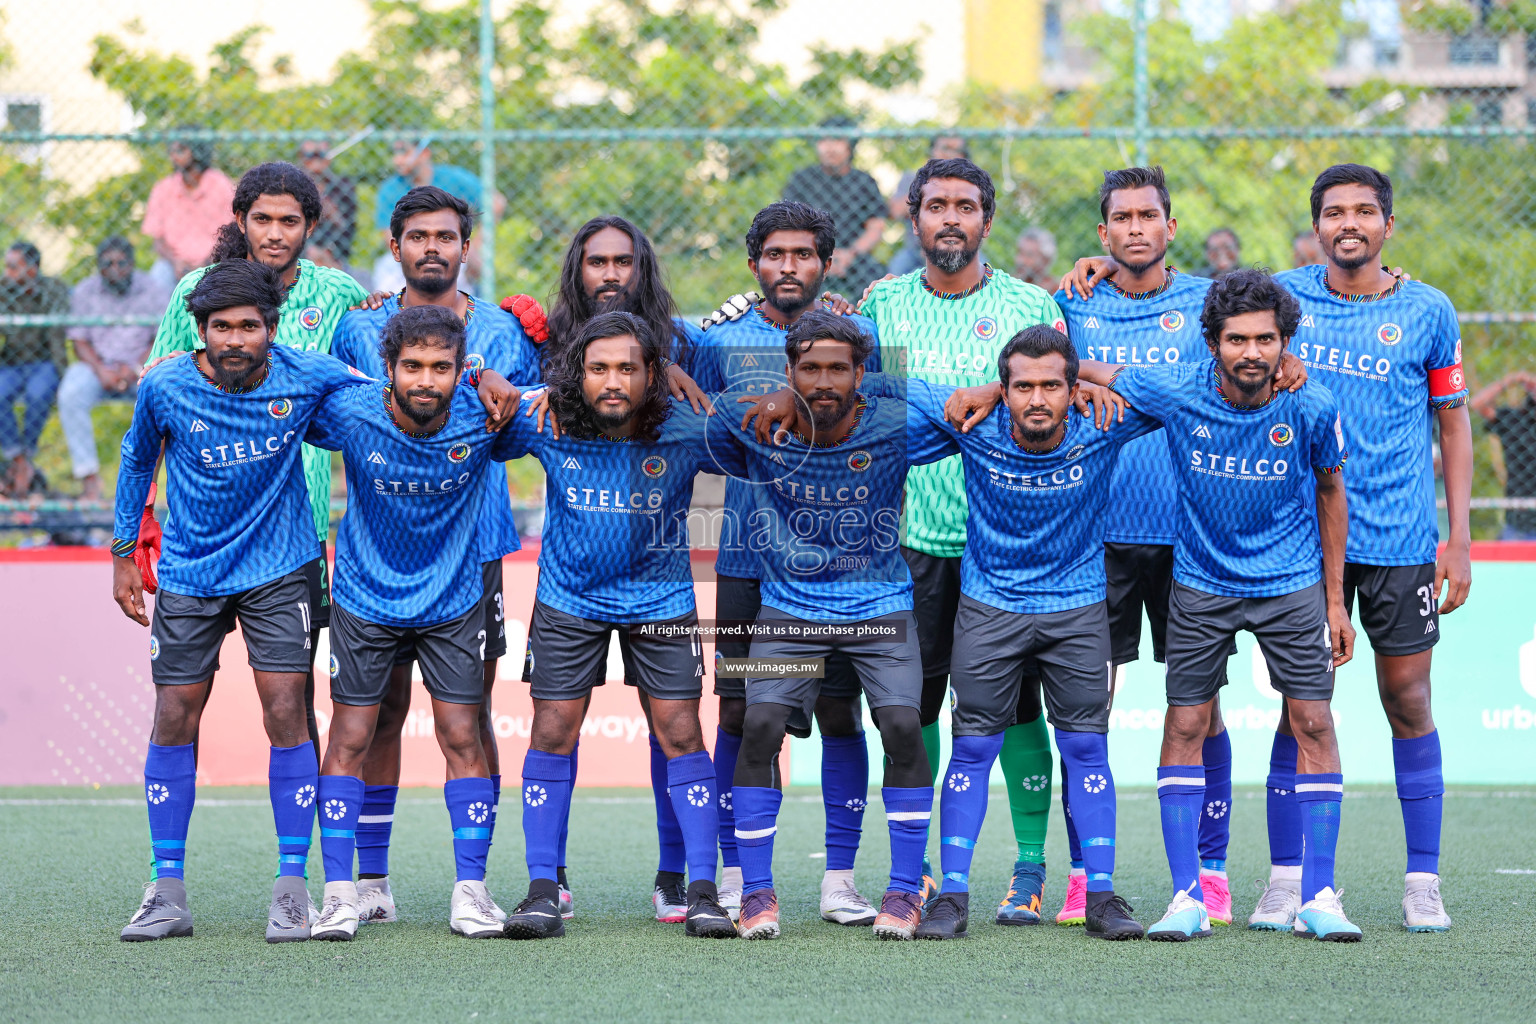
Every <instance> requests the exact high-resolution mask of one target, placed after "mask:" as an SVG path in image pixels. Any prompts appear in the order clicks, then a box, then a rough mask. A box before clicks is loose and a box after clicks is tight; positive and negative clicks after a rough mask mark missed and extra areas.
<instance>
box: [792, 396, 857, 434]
mask: <svg viewBox="0 0 1536 1024" xmlns="http://www.w3.org/2000/svg"><path fill="white" fill-rule="evenodd" d="M802 397H804V399H805V402H806V404H807V405H809V406H810V409H811V426H812V427H814V428H816V431H817V433H820V432H821V431H824V430H831V429H832V428H833V427H835V426H837V425H838V423H840V422H841V421H842V419H843V417H844V416H847V415H848V410H849V409H852V408H853V403H854V402H856V401H858V400H859V396H858V393H857V392H855V391H849V392H848V393H847V394H846V395H842V396H839V395H838V393H837V392H836V391H832V390H829V389H818V390H816V391H812V392H811V393H810V394H808V395H804V396H802ZM823 398H833V399H837V404H836V405H834V406H832V407H831V408H830V409H828V408H826V407H825V406H817V405H811V403H812V402H815V401H817V400H819V399H823Z"/></svg>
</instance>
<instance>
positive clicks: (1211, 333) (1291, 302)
mask: <svg viewBox="0 0 1536 1024" xmlns="http://www.w3.org/2000/svg"><path fill="white" fill-rule="evenodd" d="M1265 310H1270V311H1271V312H1273V313H1274V314H1275V326H1277V327H1278V328H1280V337H1282V338H1294V337H1295V336H1296V328H1297V326H1298V325H1299V324H1300V323H1301V304H1300V303H1298V302H1297V301H1296V300H1295V299H1294V298H1292V297H1291V293H1290V292H1288V291H1286V290H1285V289H1284V288H1282V287H1280V285H1278V284H1276V283H1275V279H1274V278H1272V277H1270V276H1269V274H1268V273H1266V272H1265V271H1262V270H1254V269H1251V268H1249V269H1239V270H1234V271H1232V273H1230V274H1228V275H1227V276H1226V277H1223V278H1220V279H1218V280H1217V281H1216V283H1215V284H1213V285H1211V290H1210V291H1208V292H1206V293H1205V308H1204V309H1202V310H1201V311H1200V329H1201V331H1202V332H1203V333H1204V334H1205V342H1206V344H1207V345H1215V344H1216V343H1217V342H1218V341H1220V340H1221V329H1222V328H1223V327H1225V326H1226V324H1227V321H1228V320H1230V319H1231V318H1232V317H1234V316H1242V315H1243V314H1244V313H1262V312H1264V311H1265Z"/></svg>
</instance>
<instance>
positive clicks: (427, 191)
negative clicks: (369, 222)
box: [389, 185, 475, 242]
mask: <svg viewBox="0 0 1536 1024" xmlns="http://www.w3.org/2000/svg"><path fill="white" fill-rule="evenodd" d="M438 210H452V211H453V212H454V213H456V214H458V215H459V234H460V236H462V237H463V239H464V240H465V241H468V240H469V233H470V232H471V231H472V230H474V226H475V218H474V214H473V213H471V212H470V209H469V204H468V203H466V202H465V201H464V200H462V199H460V198H459V197H458V196H456V195H454V194H453V193H451V192H445V191H443V190H442V189H440V188H438V187H437V186H436V185H417V186H416V187H415V188H413V189H411V190H410V191H409V192H407V193H406V194H405V195H403V196H401V197H400V200H399V201H398V202H397V203H395V208H394V210H392V211H391V212H390V214H389V237H391V238H393V239H394V240H395V241H397V242H398V241H400V232H402V231H404V230H405V222H406V221H407V220H410V219H411V218H412V217H414V216H416V214H418V213H436V212H437V211H438Z"/></svg>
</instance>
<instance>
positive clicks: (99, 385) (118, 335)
mask: <svg viewBox="0 0 1536 1024" xmlns="http://www.w3.org/2000/svg"><path fill="white" fill-rule="evenodd" d="M170 298H171V293H170V292H169V291H167V290H166V289H165V288H163V287H161V286H160V284H159V283H158V282H157V281H155V279H154V278H152V277H151V276H150V275H149V274H148V273H146V272H144V271H141V270H136V269H135V268H134V265H133V245H132V244H130V243H129V241H128V240H127V239H126V238H123V237H121V236H119V235H113V236H112V237H111V238H108V239H107V240H106V241H104V242H102V243H101V244H100V245H99V246H97V247H96V273H94V274H92V275H91V276H90V277H88V278H86V279H85V280H84V281H81V282H80V283H79V284H77V285H75V290H74V293H73V295H71V297H70V304H69V312H70V314H71V315H72V316H78V317H109V316H143V317H159V316H161V315H163V314H164V313H165V307H166V304H167V303H168V302H170ZM68 334H69V339H70V340H71V341H72V342H74V344H75V357H76V359H78V362H75V363H71V364H70V366H69V368H68V369H67V370H65V371H64V380H63V383H61V384H60V385H59V425H60V426H61V427H63V428H64V440H65V442H66V443H68V445H69V457H70V460H71V461H72V462H73V463H74V471H75V479H76V480H78V481H80V497H81V499H83V500H85V501H100V500H101V476H100V473H101V463H100V462H98V461H97V458H96V430H95V427H94V426H93V425H92V423H91V410H92V409H93V408H94V407H95V406H96V405H97V404H98V403H100V402H102V401H104V400H111V399H119V400H126V401H132V400H133V397H134V394H135V392H136V391H137V390H138V382H139V371H140V370H141V369H142V368H143V366H144V358H145V357H146V356H148V355H149V349H150V346H151V345H153V344H154V342H155V328H154V327H153V325H151V326H148V327H82V326H71V327H70V328H69V330H68Z"/></svg>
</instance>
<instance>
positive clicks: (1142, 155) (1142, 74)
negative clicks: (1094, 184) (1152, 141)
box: [1131, 0, 1149, 167]
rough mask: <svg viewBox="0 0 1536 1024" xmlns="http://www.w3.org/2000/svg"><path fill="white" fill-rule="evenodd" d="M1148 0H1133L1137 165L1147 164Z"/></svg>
mask: <svg viewBox="0 0 1536 1024" xmlns="http://www.w3.org/2000/svg"><path fill="white" fill-rule="evenodd" d="M1146 3H1147V0H1131V36H1132V41H1133V50H1132V53H1133V56H1132V63H1133V64H1134V69H1133V72H1132V81H1131V89H1132V95H1133V97H1134V104H1135V107H1134V111H1133V114H1132V117H1133V124H1132V131H1133V132H1134V141H1135V145H1136V165H1137V166H1138V167H1145V166H1147V90H1148V88H1149V83H1148V81H1147V8H1146Z"/></svg>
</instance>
